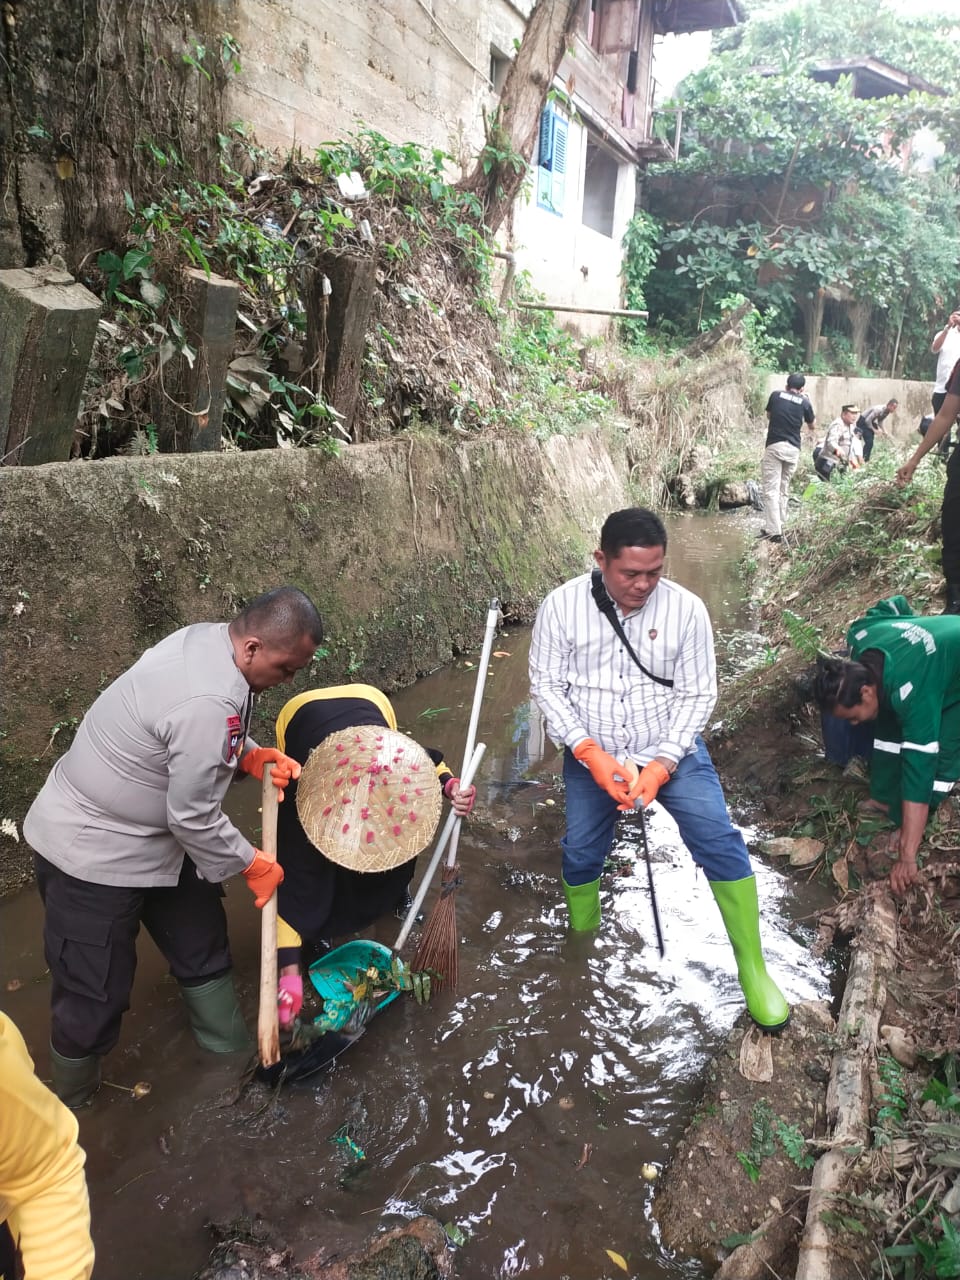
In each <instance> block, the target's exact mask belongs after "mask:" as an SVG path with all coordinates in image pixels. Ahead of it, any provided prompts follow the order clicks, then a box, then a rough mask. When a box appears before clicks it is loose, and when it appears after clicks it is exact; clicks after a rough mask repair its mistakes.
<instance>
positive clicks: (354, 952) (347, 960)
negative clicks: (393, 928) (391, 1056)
mask: <svg viewBox="0 0 960 1280" xmlns="http://www.w3.org/2000/svg"><path fill="white" fill-rule="evenodd" d="M392 961H393V952H392V951H391V950H390V948H389V947H385V946H384V945H383V943H382V942H370V941H368V940H366V939H364V938H358V939H356V940H354V941H353V942H345V943H344V944H343V946H341V947H336V948H335V949H334V950H333V951H331V952H329V953H328V954H327V955H325V956H321V957H320V959H319V960H314V962H313V964H312V965H311V966H310V981H311V982H312V983H313V985H314V988H315V990H316V991H317V993H318V994H319V995H320V996H322V998H323V1013H322V1014H321V1015H320V1017H319V1018H316V1019H315V1022H317V1023H321V1024H322V1025H323V1027H324V1028H325V1029H327V1030H330V1031H339V1030H340V1029H341V1028H342V1027H344V1026H345V1025H346V1023H348V1022H349V1021H350V1018H351V1017H352V1016H353V1014H355V1013H356V1011H357V1002H356V1000H354V998H353V994H352V993H351V992H350V991H349V990H348V989H347V986H346V984H347V983H348V982H356V980H357V977H358V976H359V975H360V974H363V973H364V972H366V970H367V969H369V968H370V966H371V965H375V966H376V967H377V968H378V969H389V968H390V965H391V962H392ZM399 994H400V992H399V991H397V990H395V989H394V990H392V991H388V992H387V994H386V995H385V996H384V997H383V998H382V999H381V1000H378V1001H377V1005H376V1008H375V1009H374V1013H379V1012H380V1010H381V1009H383V1008H385V1007H386V1005H388V1004H389V1003H390V1002H391V1000H396V998H397V996H398V995H399Z"/></svg>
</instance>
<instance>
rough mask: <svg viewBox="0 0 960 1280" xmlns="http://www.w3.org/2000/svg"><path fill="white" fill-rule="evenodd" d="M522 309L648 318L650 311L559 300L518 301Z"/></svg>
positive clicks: (583, 314)
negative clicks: (566, 303)
mask: <svg viewBox="0 0 960 1280" xmlns="http://www.w3.org/2000/svg"><path fill="white" fill-rule="evenodd" d="M517 307H518V308H519V309H520V310H521V311H564V312H566V311H569V312H571V313H572V314H574V315H578V316H624V317H628V318H630V319H643V320H646V318H647V316H649V314H650V312H649V311H625V310H624V309H623V308H622V307H564V306H562V305H561V304H560V303H559V302H518V303H517Z"/></svg>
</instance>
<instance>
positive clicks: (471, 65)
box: [227, 0, 635, 333]
mask: <svg viewBox="0 0 960 1280" xmlns="http://www.w3.org/2000/svg"><path fill="white" fill-rule="evenodd" d="M532 7H533V0H457V2H456V3H451V2H450V0H423V3H420V0H382V2H381V0H351V3H349V4H346V5H344V4H342V3H340V2H339V0H232V4H231V10H232V12H231V14H230V28H231V34H233V35H234V36H235V38H236V39H237V40H238V41H239V43H240V47H241V51H242V52H241V61H242V66H243V70H242V72H241V74H240V75H239V76H237V77H236V78H235V79H234V80H233V81H231V83H230V86H229V89H228V101H227V112H228V116H229V117H231V118H234V119H241V120H244V121H248V122H249V123H250V124H251V125H252V126H253V128H254V130H255V132H256V136H257V138H258V140H259V141H260V142H261V143H263V144H264V145H266V146H269V147H276V148H278V149H279V150H280V151H281V152H283V151H286V150H289V149H291V148H293V147H299V148H301V149H302V150H303V151H304V152H306V153H309V151H310V150H311V149H312V148H314V147H316V146H318V145H319V144H321V143H323V142H328V141H331V140H337V139H340V138H343V137H344V136H346V135H347V134H349V133H351V132H353V131H355V130H356V129H357V128H358V127H360V125H361V124H363V125H366V126H369V127H370V128H373V129H375V130H377V131H378V132H379V133H382V134H384V135H385V136H386V137H387V138H389V139H390V140H391V141H394V142H407V141H412V142H416V143H418V144H420V145H421V146H428V147H441V148H442V149H444V150H446V151H448V152H450V153H451V154H452V155H453V156H454V158H455V160H456V161H458V162H459V164H460V166H462V167H463V168H467V167H469V166H470V165H471V162H472V159H473V158H474V157H475V155H476V153H477V151H478V150H479V148H480V147H481V146H482V144H483V115H482V110H483V108H486V110H487V111H488V112H489V111H491V110H493V109H494V108H495V106H496V102H497V99H496V97H495V95H494V94H493V92H492V91H491V87H490V84H489V79H488V74H489V67H490V49H491V46H494V47H496V48H497V49H499V50H500V51H501V52H503V53H505V54H510V55H512V53H513V49H514V41H515V40H519V39H520V38H521V37H522V35H523V29H524V24H525V21H526V17H527V15H528V14H529V12H530V10H531V8H532ZM587 55H589V56H590V57H592V58H594V59H595V60H596V61H597V63H598V65H599V60H597V59H596V55H595V54H593V51H592V50H588V51H586V53H585V55H584V56H587ZM572 65H575V60H573V64H572ZM585 161H586V130H585V128H584V126H583V125H582V124H577V123H571V126H570V134H569V161H568V179H567V190H566V202H565V206H564V213H563V217H562V218H560V217H557V216H556V215H555V214H552V213H550V212H548V211H546V210H544V209H540V208H538V207H537V204H536V183H535V175H534V181H533V194H532V195H531V196H530V197H529V199H526V198H522V199H521V200H520V201H519V202H518V205H517V208H516V210H515V215H514V223H513V236H514V243H515V247H516V254H517V262H518V268H519V269H521V270H524V269H526V270H528V271H529V272H530V274H531V276H532V277H533V282H534V285H535V287H536V288H537V289H538V290H540V291H541V292H542V293H544V294H545V295H546V296H547V299H548V301H554V302H558V303H565V304H567V305H575V306H594V307H608V308H609V307H616V306H618V305H619V299H620V279H619V270H620V252H621V251H620V242H621V240H622V238H623V232H624V229H625V227H626V224H627V222H628V221H629V219H630V216H631V215H632V212H633V201H634V185H635V178H634V175H635V168H634V167H633V166H631V165H629V164H627V163H626V162H625V161H622V160H621V162H620V171H619V174H618V180H617V197H616V212H615V219H614V228H613V235H612V237H609V236H604V235H601V234H599V233H598V232H596V231H594V230H592V229H591V228H590V227H585V226H583V225H582V222H581V217H582V208H583V182H584V169H585ZM457 176H459V169H457V168H456V167H455V169H454V172H453V173H452V174H451V177H453V178H455V177H457ZM559 319H560V320H561V321H562V322H564V323H570V325H571V327H576V328H579V329H581V330H582V331H583V332H586V333H591V332H600V331H603V330H605V329H606V328H608V327H609V322H608V321H607V320H606V318H604V317H602V316H579V317H578V316H576V315H574V314H570V313H567V314H565V315H560V316H559Z"/></svg>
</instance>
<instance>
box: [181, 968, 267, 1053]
mask: <svg viewBox="0 0 960 1280" xmlns="http://www.w3.org/2000/svg"><path fill="white" fill-rule="evenodd" d="M180 990H181V992H182V993H183V999H184V1002H185V1004H186V1006H187V1016H188V1017H189V1019H190V1030H191V1031H192V1032H193V1038H194V1040H196V1042H197V1044H198V1045H199V1046H200V1048H201V1049H208V1050H209V1051H210V1052H211V1053H239V1052H240V1051H241V1050H249V1049H250V1048H252V1043H253V1042H252V1041H251V1039H250V1035H249V1033H248V1031H247V1028H246V1026H245V1025H244V1021H243V1014H242V1013H241V1012H240V1006H239V1005H238V1004H237V993H236V991H235V989H234V986H233V974H232V973H224V974H221V975H220V977H219V978H213V979H211V981H210V982H204V983H203V984H202V985H201V986H199V987H185V986H183V984H182V983H181V986H180Z"/></svg>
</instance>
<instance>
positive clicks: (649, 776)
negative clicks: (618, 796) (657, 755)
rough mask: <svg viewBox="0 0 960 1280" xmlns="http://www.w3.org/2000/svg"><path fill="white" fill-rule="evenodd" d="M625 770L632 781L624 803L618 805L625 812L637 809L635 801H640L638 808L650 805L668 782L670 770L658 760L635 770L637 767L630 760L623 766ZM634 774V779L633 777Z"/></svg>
mask: <svg viewBox="0 0 960 1280" xmlns="http://www.w3.org/2000/svg"><path fill="white" fill-rule="evenodd" d="M623 767H624V769H625V770H629V771H630V777H631V778H632V781H631V783H630V789H629V790H628V791H627V799H626V803H624V804H622V805H620V809H621V810H623V811H624V812H627V811H628V810H630V809H635V808H636V807H637V801H640V807H641V808H642V809H645V808H646V807H647V805H648V804H652V802H653V801H654V800H656V798H657V792H658V791H659V790H660V788H661V787H662V786H663V784H664V783H665V782H669V781H670V770H669V769H667V768H666V766H665V765H662V764H661V763H660V761H659V760H651V761H650V763H649V764H645V765H644V766H643V768H642V769H640V770H639V771H638V770H637V766H636V765H635V764H634V763H633V761H632V760H630V761H628V762H627V764H625V765H624V766H623ZM634 774H636V776H635V777H634V776H633V775H634Z"/></svg>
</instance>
